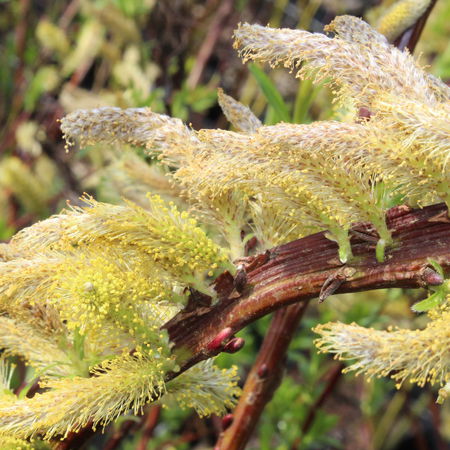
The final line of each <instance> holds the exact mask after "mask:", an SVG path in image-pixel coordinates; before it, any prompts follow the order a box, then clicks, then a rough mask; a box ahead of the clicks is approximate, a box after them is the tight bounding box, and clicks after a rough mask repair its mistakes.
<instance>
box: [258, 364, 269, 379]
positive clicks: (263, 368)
mask: <svg viewBox="0 0 450 450" xmlns="http://www.w3.org/2000/svg"><path fill="white" fill-rule="evenodd" d="M257 373H258V377H259V378H266V377H267V375H269V368H268V367H267V364H266V363H263V364H261V365H260V366H259V368H258V372H257Z"/></svg>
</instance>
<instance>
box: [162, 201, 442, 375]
mask: <svg viewBox="0 0 450 450" xmlns="http://www.w3.org/2000/svg"><path fill="white" fill-rule="evenodd" d="M387 223H388V227H389V229H390V230H391V232H392V235H393V238H394V244H393V246H392V247H391V248H390V249H389V250H388V251H387V252H386V257H385V261H384V262H382V263H380V262H378V261H377V259H376V256H375V242H376V240H377V236H376V235H375V234H374V230H373V228H372V226H371V225H370V224H367V223H360V224H356V225H355V226H353V228H352V231H351V235H352V239H351V243H352V252H353V255H354V259H353V260H352V261H350V262H348V263H346V264H342V263H341V262H340V261H339V257H338V248H337V245H336V244H335V243H334V242H332V241H330V240H329V239H327V238H326V237H325V232H321V233H317V234H314V235H311V236H307V237H305V238H303V239H298V240H296V241H293V242H290V243H288V244H285V245H282V246H279V247H275V248H273V249H271V250H268V251H267V252H266V253H264V254H262V255H256V256H253V257H249V258H246V259H245V260H242V261H241V264H242V268H243V269H242V270H243V271H244V272H245V275H244V274H242V273H241V274H240V275H238V277H239V278H241V280H240V281H238V282H237V280H236V279H234V280H233V279H232V277H231V275H229V274H224V275H223V276H222V277H220V278H219V279H218V280H217V282H216V290H217V291H218V294H219V298H220V301H219V302H218V303H217V304H216V305H213V306H207V303H208V301H207V300H208V299H205V301H204V306H203V307H199V308H196V309H195V310H192V311H189V308H187V309H186V310H183V311H181V312H180V313H179V314H178V315H177V316H175V317H174V318H173V319H172V320H171V321H170V322H168V323H167V324H166V325H165V327H166V328H167V330H168V331H169V335H170V338H171V340H172V341H173V342H174V343H175V352H176V353H178V355H179V357H180V364H181V366H182V368H183V370H186V369H187V368H188V367H191V366H192V365H193V364H195V363H197V362H198V361H201V360H203V359H207V358H209V357H211V356H214V355H216V354H218V353H220V352H221V351H224V350H225V351H230V350H231V351H233V349H234V347H233V342H234V344H236V340H235V338H234V337H233V335H234V334H235V333H236V332H238V331H239V330H241V329H242V328H244V327H245V326H246V325H248V324H249V323H251V322H253V321H255V320H256V319H258V318H260V317H262V316H263V315H265V314H268V313H270V312H273V311H276V310H277V309H279V308H281V307H284V306H287V305H290V304H293V303H298V302H304V301H307V300H309V299H312V298H316V297H321V298H322V299H324V298H325V297H326V296H327V295H331V294H333V293H346V292H358V291H368V290H372V289H380V288H390V287H397V288H398V287H401V288H418V287H427V286H433V285H439V284H441V283H442V282H443V279H442V277H441V276H440V275H439V274H438V273H436V272H435V271H434V270H433V268H432V265H431V264H430V260H433V261H436V262H437V263H439V264H440V265H441V266H442V267H443V269H444V271H445V272H446V273H449V272H450V220H449V218H448V210H447V207H446V206H445V205H444V204H443V203H442V204H438V205H432V206H427V207H425V208H423V209H411V208H409V207H407V206H399V207H395V208H392V209H391V210H389V212H388V216H387ZM238 277H236V278H238ZM242 279H244V282H242ZM193 295H195V294H193ZM196 301H198V300H196ZM233 339H234V341H233ZM230 343H231V345H230ZM227 345H228V348H227Z"/></svg>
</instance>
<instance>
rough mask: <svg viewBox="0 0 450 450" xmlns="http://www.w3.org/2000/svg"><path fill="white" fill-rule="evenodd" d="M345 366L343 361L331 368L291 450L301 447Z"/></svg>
mask: <svg viewBox="0 0 450 450" xmlns="http://www.w3.org/2000/svg"><path fill="white" fill-rule="evenodd" d="M344 367H345V366H344V364H342V363H339V364H336V365H334V366H333V367H332V368H331V370H330V372H329V373H328V374H327V375H328V376H327V384H326V386H325V388H324V389H323V391H322V393H321V394H320V396H319V397H318V398H317V399H316V401H315V402H314V404H313V405H312V406H311V408H309V411H308V415H307V416H306V419H305V421H304V422H303V425H302V434H301V436H299V437H298V438H297V439H296V440H295V442H294V443H293V444H292V447H291V450H297V449H299V448H300V445H301V442H302V438H303V436H305V434H306V433H307V432H308V431H309V429H310V428H311V425H312V424H313V423H314V420H315V418H316V415H317V412H318V411H319V409H320V408H321V407H322V405H323V404H324V403H325V401H326V400H327V398H328V397H329V396H330V395H331V394H332V393H333V391H334V388H335V387H336V385H337V384H338V382H339V380H340V379H341V377H342V369H343V368H344Z"/></svg>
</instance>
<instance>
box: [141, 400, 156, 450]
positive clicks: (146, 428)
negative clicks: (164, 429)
mask: <svg viewBox="0 0 450 450" xmlns="http://www.w3.org/2000/svg"><path fill="white" fill-rule="evenodd" d="M160 413H161V406H160V405H155V406H152V407H151V408H150V410H149V411H148V413H147V414H146V415H145V418H144V422H143V427H142V437H141V440H140V441H139V444H138V446H137V447H136V450H146V448H147V444H148V443H149V441H150V439H151V438H152V436H153V431H154V430H155V427H156V425H158V420H159V415H160Z"/></svg>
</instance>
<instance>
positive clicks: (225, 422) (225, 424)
mask: <svg viewBox="0 0 450 450" xmlns="http://www.w3.org/2000/svg"><path fill="white" fill-rule="evenodd" d="M233 419H234V417H233V414H227V415H225V416H223V417H222V430H223V431H225V430H226V429H227V428H229V427H230V425H231V424H232V423H233Z"/></svg>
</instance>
